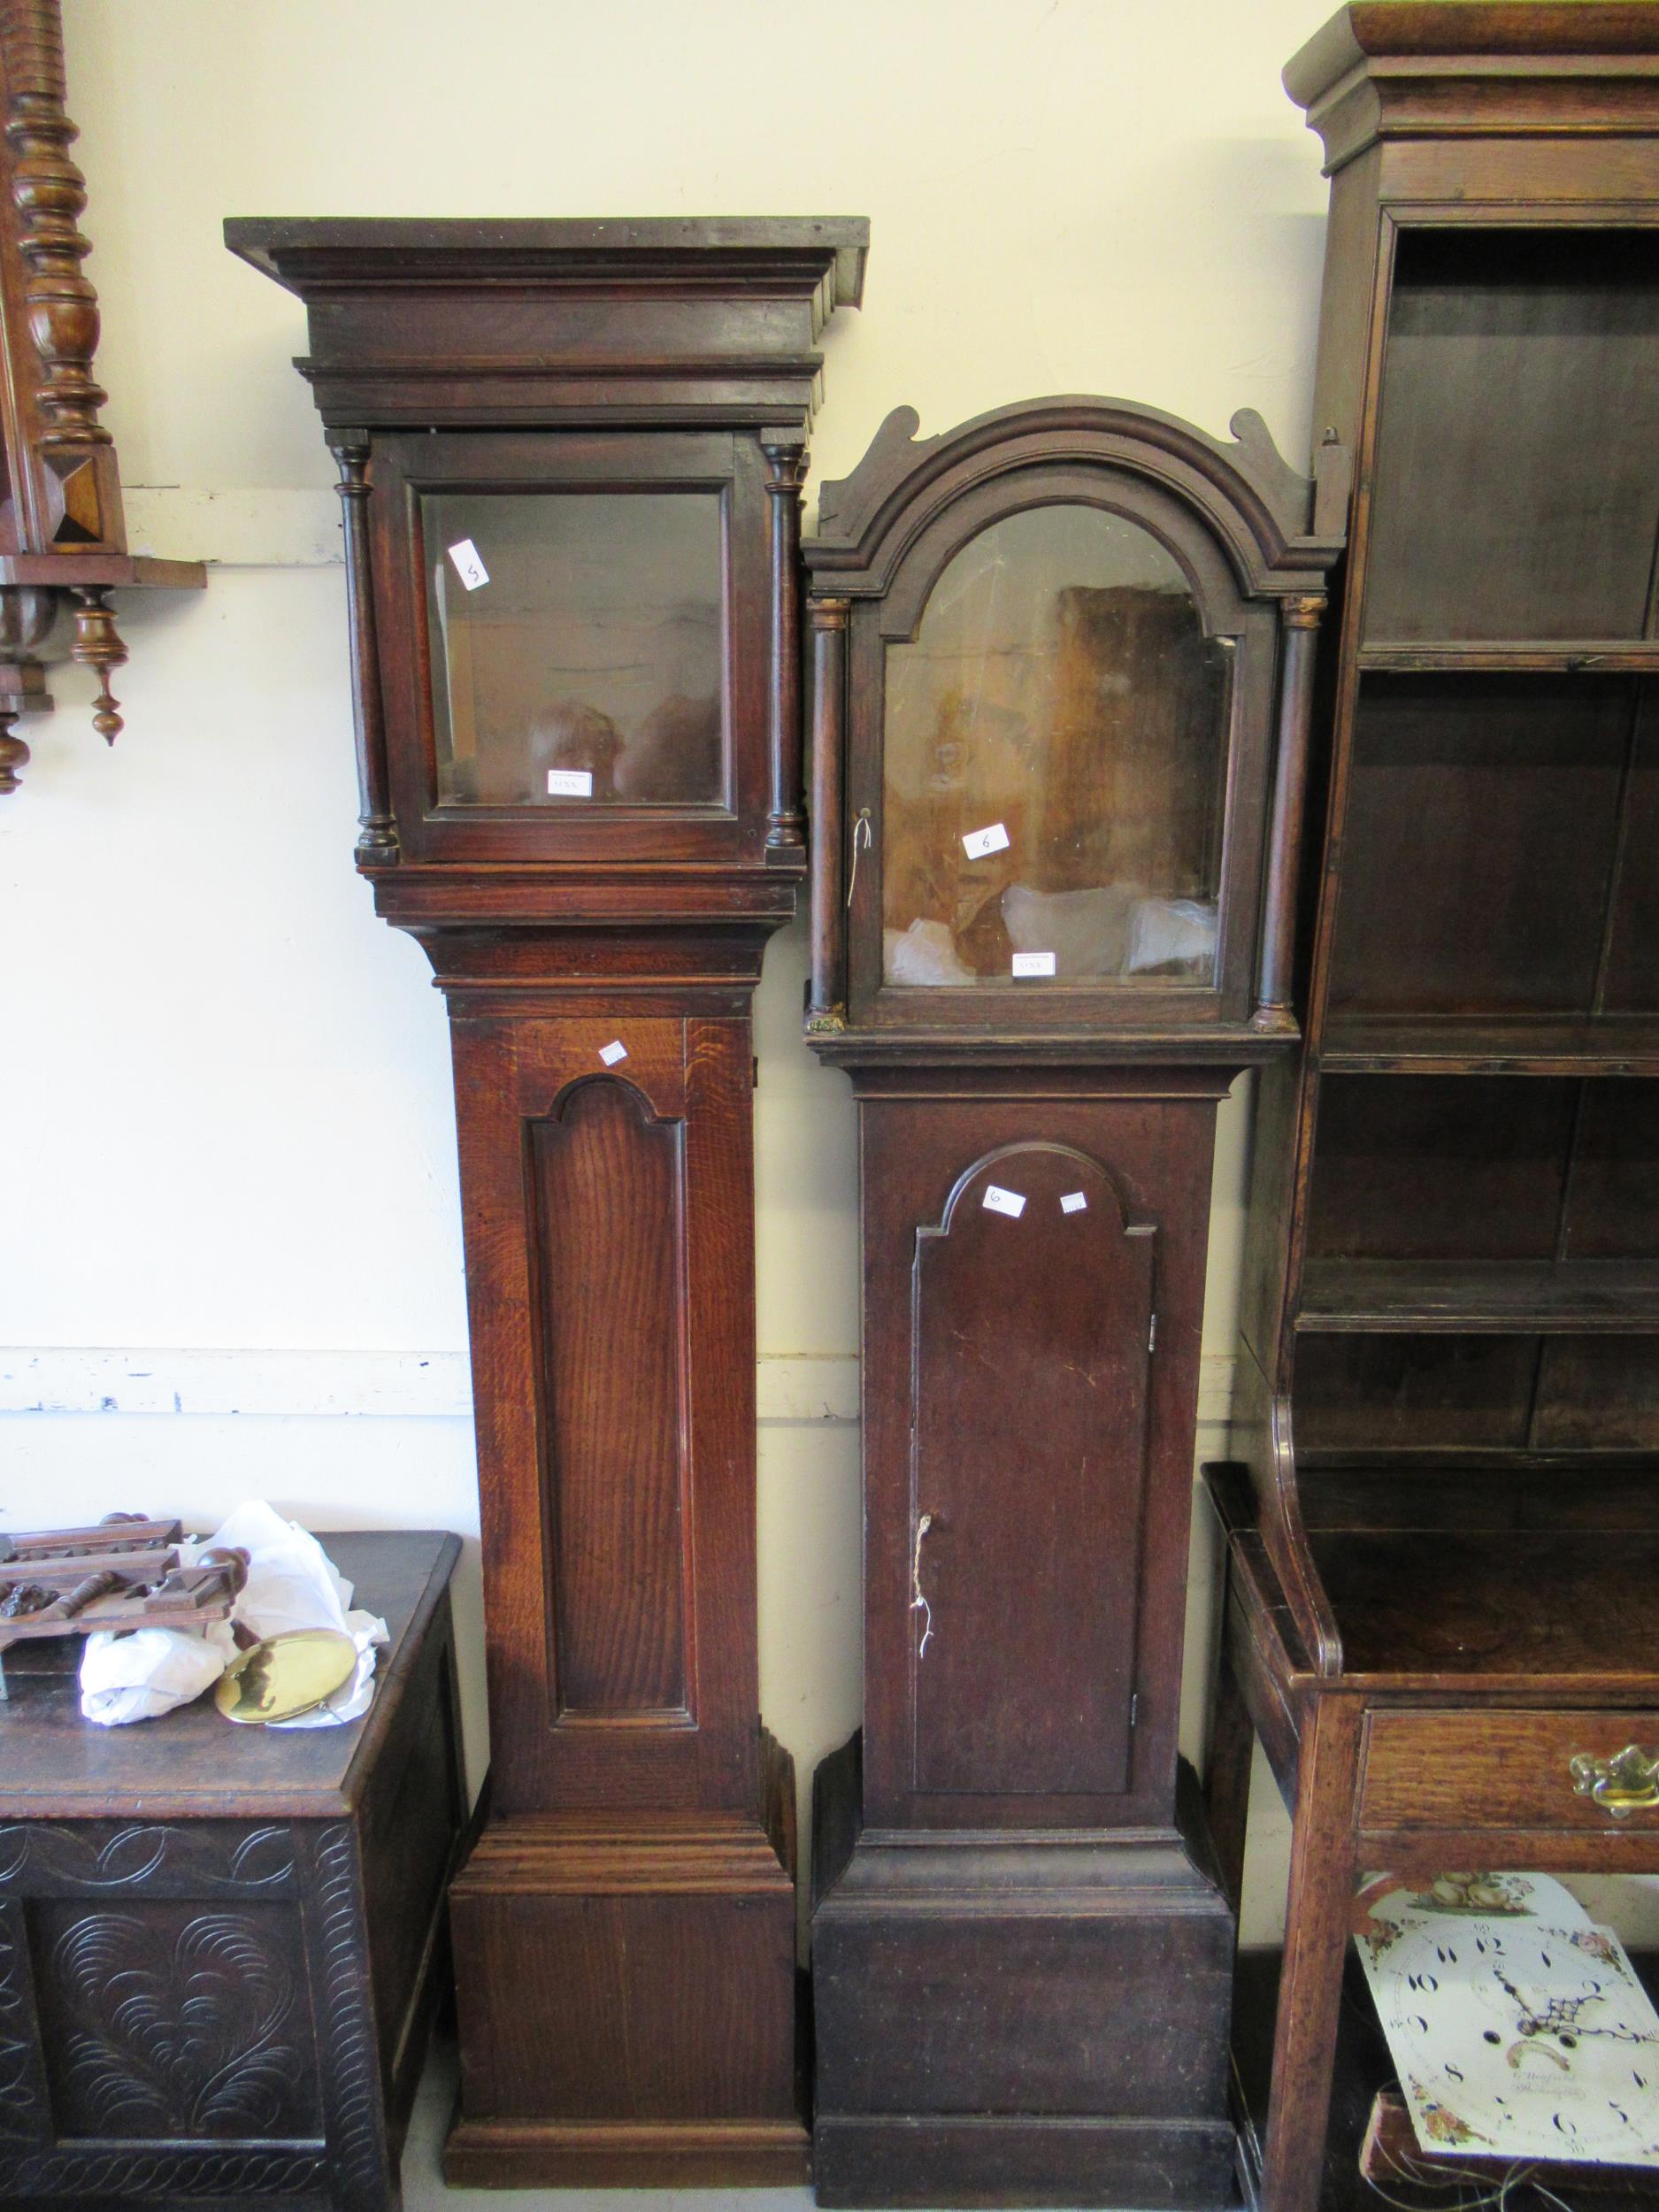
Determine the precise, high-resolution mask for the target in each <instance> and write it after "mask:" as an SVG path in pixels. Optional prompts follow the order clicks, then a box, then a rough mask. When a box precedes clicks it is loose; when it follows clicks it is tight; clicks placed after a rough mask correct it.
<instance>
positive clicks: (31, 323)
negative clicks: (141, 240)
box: [0, 0, 206, 794]
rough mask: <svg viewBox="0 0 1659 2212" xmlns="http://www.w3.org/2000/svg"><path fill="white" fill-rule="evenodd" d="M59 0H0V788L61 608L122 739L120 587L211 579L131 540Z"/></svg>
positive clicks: (109, 726)
mask: <svg viewBox="0 0 1659 2212" xmlns="http://www.w3.org/2000/svg"><path fill="white" fill-rule="evenodd" d="M66 96H67V95H66V89H65V80H64V39H63V24H62V21H61V19H60V14H59V0H0V348H4V354H5V367H6V374H5V375H4V378H0V443H3V444H4V461H5V486H4V497H3V498H0V794H4V793H6V792H10V791H15V790H16V789H17V787H18V781H19V772H20V770H21V769H22V768H23V767H24V766H25V764H27V760H28V757H29V751H28V747H27V745H26V744H25V743H24V741H23V740H22V739H21V738H20V737H19V736H17V735H16V734H15V732H14V725H15V724H16V722H17V721H18V719H19V718H20V717H21V716H22V715H24V714H31V713H40V712H43V711H44V710H46V709H48V708H50V705H51V701H50V698H49V697H48V696H47V694H46V690H45V677H44V669H45V665H46V664H47V661H48V660H49V659H51V658H58V657H60V655H59V654H58V653H49V650H48V649H49V647H50V643H51V640H52V634H53V631H54V630H55V629H56V628H57V627H58V618H59V617H60V616H62V615H66V616H67V618H68V625H67V626H68V627H69V628H70V629H71V630H72V632H73V636H72V639H71V641H70V643H69V647H68V650H69V653H70V655H71V657H73V659H75V660H77V661H79V662H81V664H83V665H84V666H86V667H88V668H90V669H92V670H93V671H94V672H95V673H96V676H97V679H98V695H97V699H96V703H95V710H94V713H93V718H92V719H93V727H94V728H95V729H96V731H97V732H98V733H99V735H100V736H101V737H103V738H104V739H105V740H106V741H110V742H111V743H112V742H113V741H114V740H115V738H116V737H117V735H118V734H119V731H120V727H121V718H120V715H119V711H118V703H117V701H116V700H115V698H114V697H113V695H111V690H110V679H111V675H112V673H113V672H114V671H115V670H116V669H118V668H119V667H120V666H121V665H122V664H124V663H125V661H126V659H127V648H126V647H125V645H124V644H123V643H122V641H121V638H120V634H119V631H118V629H117V627H116V622H115V613H114V610H113V609H112V608H111V605H110V603H109V594H110V592H111V589H114V588H119V587H131V586H134V585H137V586H165V587H166V588H172V589H178V588H198V589H199V588H200V587H201V586H202V585H203V584H204V582H205V581H206V576H205V572H204V570H203V568H202V565H201V564H200V563H199V562H194V561H158V560H153V559H150V558H148V557H142V556H134V555H131V554H129V553H128V552H127V529H126V523H125V520H124V518H123V516H122V511H121V480H120V472H119V467H118V465H117V462H116V457H115V448H114V446H113V444H112V443H111V438H110V433H109V432H108V430H106V429H105V428H104V425H103V424H102V423H101V422H100V421H99V420H98V410H99V409H100V408H101V407H102V406H103V404H104V400H105V398H106V396H107V395H106V394H105V393H104V389H103V388H102V387H101V386H100V385H99V384H98V383H97V382H96V379H95V377H94V375H93V359H94V357H95V355H96V352H97V346H98V296H97V293H96V289H95V288H94V286H93V284H92V281H91V280H90V278H89V277H88V275H87V273H86V271H85V269H84V268H83V266H82V264H83V263H84V262H85V260H86V258H87V256H88V253H89V252H90V251H91V242H90V241H89V240H88V238H87V237H86V236H85V234H83V233H82V231H81V216H82V215H83V214H84V212H85V211H86V204H87V190H86V179H85V178H84V177H83V176H82V175H81V171H80V170H79V169H78V168H77V167H76V165H75V163H74V161H73V157H72V156H71V154H70V148H71V146H73V143H74V141H75V139H76V137H77V136H78V135H79V134H78V133H77V131H76V128H75V126H74V125H73V123H72V122H71V121H70V119H69V117H68V114H67V112H66V111H65V99H66Z"/></svg>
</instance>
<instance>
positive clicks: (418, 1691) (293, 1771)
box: [0, 1532, 466, 2212]
mask: <svg viewBox="0 0 1659 2212" xmlns="http://www.w3.org/2000/svg"><path fill="white" fill-rule="evenodd" d="M325 1542H326V1548H327V1550H328V1553H329V1555H330V1556H331V1558H333V1559H334V1562H335V1563H336V1565H337V1566H338V1567H339V1568H340V1570H341V1571H342V1573H343V1574H344V1575H345V1576H346V1577H347V1578H349V1580H351V1581H353V1582H355V1583H356V1585H357V1595H358V1600H359V1601H360V1602H361V1603H362V1604H364V1605H365V1606H367V1607H368V1608H370V1609H372V1610H375V1611H379V1612H381V1613H383V1614H384V1616H385V1617H386V1621H387V1624H388V1628H389V1630H390V1632H391V1635H392V1643H391V1647H390V1648H389V1649H388V1650H387V1651H385V1652H383V1653H382V1654H381V1655H380V1664H379V1668H378V1671H377V1686H376V1692H375V1698H374V1702H373V1705H372V1706H371V1707H370V1709H369V1711H368V1713H367V1714H366V1715H365V1717H363V1718H362V1719H361V1720H357V1721H354V1722H351V1723H349V1724H348V1725H347V1726H345V1727H343V1728H335V1729H315V1730H309V1731H303V1732H288V1731H272V1730H268V1729H257V1728H249V1729H232V1728H229V1727H227V1725H226V1724H225V1722H224V1721H223V1720H222V1719H221V1718H220V1717H219V1714H218V1713H217V1712H216V1711H215V1710H214V1709H213V1704H212V1701H211V1698H209V1699H206V1700H198V1701H196V1703H195V1704H194V1705H189V1706H185V1707H182V1708H180V1709H179V1710H178V1711H176V1712H173V1713H169V1714H166V1715H165V1716H164V1717H162V1718H161V1719H160V1720H157V1721H150V1722H146V1723H145V1724H143V1725H142V1726H140V1727H133V1728H115V1729H104V1728H96V1727H94V1726H92V1725H90V1724H88V1722H86V1721H84V1720H83V1719H82V1718H81V1713H80V1709H79V1705H78V1702H77V1698H76V1685H75V1678H74V1675H73V1672H61V1673H58V1674H53V1675H45V1674H42V1675H38V1676H29V1677H25V1676H23V1675H21V1674H17V1675H14V1676H13V1678H12V1695H11V1697H10V1699H9V1700H8V1701H6V1702H5V1703H4V1704H3V1705H0V2010H3V2011H4V2017H5V2019H6V2021H7V2023H8V2025H9V2027H10V2030H11V2034H12V2041H11V2044H10V2059H11V2063H10V2066H9V2069H8V2073H7V2090H6V2096H5V2101H4V2111H3V2112H0V2139H4V2145H5V2151H4V2156H0V2204H12V2203H15V2204H17V2205H18V2206H19V2207H20V2208H21V2207H27V2208H31V2212H36V2208H46V2212H73V2208H76V2207H80V2206H84V2205H86V2204H88V2203H91V2202H96V2203H99V2204H105V2203H108V2204H116V2203H120V2204H129V2205H134V2206H150V2207H154V2208H157V2212H161V2208H166V2207H172V2206H174V2205H176V2204H178V2203H179V2202H180V2201H181V2200H186V2199H188V2200H193V2201H199V2202H214V2203H218V2202H223V2203H229V2202H236V2203H247V2204H258V2203H265V2202H270V2203H281V2204H284V2205H292V2206H296V2207H297V2208H299V2212H397V2207H398V2205H399V2202H400V2197H399V2193H398V2184H397V2160H398V2156H399V2154H400V2151H401V2148H402V2144H403V2132H404V2130H405V2128H406V2127H407V2124H408V2120H409V2114H410V2108H411V2104H412V2101H413V2098H414V2093H415V2089H416V2085H417V2082H418V2080H419V2073H420V2069H421V2066H422V2063H423V2062H424V2058H425V2054H426V2034H427V2030H428V2027H429V2025H430V2023H431V2019H432V2016H433V2013H434V2010H435V2008H436V2005H437V2002H438V2000H439V1996H440V1993H441V1990H442V1984H443V1981H444V1979H445V1976H444V1974H443V1972H442V1966H443V1962H444V1953H445V1942H444V1891H445V1885H446V1882H447V1880H448V1878H449V1871H450V1870H451V1867H452V1866H453V1864H454V1863H455V1860H456V1857H457V1853H458V1851H459V1848H460V1845H461V1840H462V1831H463V1826H464V1824H465V1809H466V1798H465V1782H464V1778H463V1775H462V1770H461V1763H460V1717H459V1712H458V1709H457V1693H456V1679H455V1652H454V1639H453V1632H452V1629H451V1625H450V1618H449V1576H450V1574H451V1572H452V1571H453V1569H454V1566H455V1563H456V1559H457V1555H458V1554H459V1550H460V1546H459V1544H458V1542H457V1540H456V1538H454V1537H453V1536H441V1535H433V1534H426V1533H419V1532H407V1533H405V1532H398V1533H396V1534H393V1533H380V1534H374V1535H350V1534H335V1533H333V1532H330V1533H329V1534H328V1535H327V1536H326V1538H325ZM135 1993H142V2001H141V2005H140V2010H139V2012H138V2013H136V2014H135V2013H134V1999H135ZM135 2023H136V2024H135Z"/></svg>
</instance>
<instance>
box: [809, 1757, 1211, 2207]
mask: <svg viewBox="0 0 1659 2212" xmlns="http://www.w3.org/2000/svg"><path fill="white" fill-rule="evenodd" d="M860 1795H861V1787H860V1776H859V1744H858V1739H857V1738H854V1739H853V1740H852V1741H851V1742H849V1744H847V1745H845V1746H844V1747H842V1749H841V1751H839V1752H837V1753H836V1754H835V1755H833V1757H831V1758H829V1759H826V1761H825V1762H824V1763H823V1765H822V1766H820V1767H819V1769H818V1775H817V1778H816V1781H815V1786H814V1793H813V1802H814V1835H815V1838H816V1839H817V1840H816V1842H815V1846H814V1853H813V1857H814V1866H813V1913H812V1955H813V1962H814V1967H813V1971H814V2003H815V2009H816V2013H817V2018H818V2038H819V2042H818V2116H817V2124H816V2130H815V2134H814V2149H813V2163H814V2175H815V2182H816V2187H817V2193H818V2201H819V2203H820V2204H826V2205H869V2206H876V2205H921V2204H941V2203H945V2204H962V2205H978V2204H1000V2205H1027V2204H1030V2205H1035V2204H1056V2203H1064V2204H1078V2205H1122V2204H1134V2205H1141V2206H1144V2207H1147V2208H1149V2212H1150V2208H1164V2207H1170V2208H1174V2207H1184V2206H1192V2207H1208V2206H1212V2205H1219V2204H1222V2203H1225V2201H1226V2200H1227V2198H1228V2195H1229V2193H1230V2188H1231V2177H1232V2173H1233V2128H1232V2125H1231V2124H1230V2122H1229V2120H1228V2118H1227V2108H1226V2086H1227V2085H1226V2039H1227V2022H1228V2016H1229V2008H1230V2004H1231V1989H1232V1975H1233V1963H1232V1962H1233V1914H1232V1911H1231V1910H1230V1909H1229V1907H1228V1906H1227V1904H1226V1902H1225V1899H1224V1897H1223V1895H1222V1893H1221V1888H1220V1884H1219V1880H1218V1878H1217V1874H1216V1872H1215V1870H1214V1869H1213V1867H1212V1865H1211V1863H1210V1854H1209V1849H1208V1845H1207V1842H1206V1841H1205V1840H1204V1827H1203V1821H1202V1812H1201V1811H1200V1809H1199V1808H1198V1806H1197V1802H1196V1786H1195V1784H1194V1782H1193V1779H1192V1777H1191V1775H1190V1773H1188V1772H1187V1770H1185V1769H1183V1770H1182V1775H1181V1787H1180V1789H1179V1793H1178V1804H1177V1813H1176V1824H1175V1825H1174V1826H1173V1827H1171V1828H1169V1829H1167V1830H1163V1831H1159V1830H1156V1829H1135V1830H1125V1831H1116V1832H1113V1831H1081V1830H1071V1831H1065V1832H1062V1831H1050V1832H1047V1833H1036V1832H1019V1831H1017V1830H1015V1831H1010V1830H1003V1831H1001V1832H974V1831H965V1830H958V1831H956V1832H943V1831H931V1832H929V1831H919V1830H915V1829H910V1830H904V1831H896V1830H885V1831H878V1830H871V1829H862V1828H861V1826H860V1816H859V1802H860Z"/></svg>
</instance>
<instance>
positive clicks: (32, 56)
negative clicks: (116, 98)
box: [0, 0, 119, 728]
mask: <svg viewBox="0 0 1659 2212" xmlns="http://www.w3.org/2000/svg"><path fill="white" fill-rule="evenodd" d="M0 50H3V51H4V62H5V75H6V83H7V88H8V96H7V101H6V115H5V135H6V142H7V144H8V145H9V146H10V147H11V149H12V157H13V166H12V199H13V201H14V203H15V204H16V206H17V211H18V217H19V232H18V246H19V251H20V252H21V254H22V257H23V262H24V266H25V269H26V272H27V274H26V277H25V286H24V288H25V295H26V297H27V303H28V327H29V334H30V336H31V337H32V338H33V339H34V341H35V351H36V352H37V353H38V354H39V356H40V361H41V370H42V380H41V384H40V388H39V391H38V395H37V396H38V399H39V403H40V409H41V415H42V434H41V444H42V448H43V449H44V450H45V451H46V453H47V454H48V455H49V456H50V457H52V459H53V462H54V465H55V466H56V467H57V468H58V471H59V472H60V473H61V474H63V475H65V477H67V475H68V473H69V470H68V469H67V468H65V462H68V463H70V464H72V465H73V461H74V460H75V459H76V458H77V457H85V455H86V453H87V451H88V449H90V448H92V447H95V446H102V445H108V444H109V443H110V434H109V432H108V431H107V430H105V429H104V427H103V426H101V424H100V423H99V421H98V410H99V408H100V407H101V406H103V404H104V400H105V399H106V398H107V397H108V395H107V393H105V392H104V390H103V389H102V388H101V387H100V386H99V385H97V384H96V383H95V382H94V381H93V377H92V357H93V355H94V354H95V353H96V351H97V345H98V331H99V324H98V296H97V293H96V289H95V288H94V287H93V285H92V284H91V283H90V282H89V280H88V278H87V277H86V276H85V275H84V274H83V273H82V272H81V263H82V261H84V260H85V258H86V257H87V255H88V252H89V251H90V250H91V245H90V242H89V241H88V239H87V238H86V237H85V236H84V235H83V234H82V233H81V229H80V227H79V221H80V217H81V213H82V211H83V210H84V209H85V207H86V204H87V183H86V179H85V178H84V177H83V176H82V175H81V171H80V170H79V169H78V168H77V167H76V165H75V164H74V163H73V161H72V160H71V159H70V157H69V148H70V146H71V145H72V144H73V142H74V140H75V139H76V138H77V137H78V136H79V135H80V134H79V132H78V131H77V130H76V128H75V126H74V125H73V123H72V122H71V121H70V119H69V118H68V116H67V115H66V114H65V111H64V96H65V81H64V35H63V24H62V20H61V19H60V17H59V14H58V0H0ZM83 519H84V520H85V521H87V522H88V523H89V524H90V526H89V527H88V532H87V534H88V535H89V536H95V537H96V536H97V535H99V534H100V533H99V531H98V529H97V527H96V513H95V514H94V515H93V516H92V517H90V518H83ZM117 727H118V728H119V723H118V724H117Z"/></svg>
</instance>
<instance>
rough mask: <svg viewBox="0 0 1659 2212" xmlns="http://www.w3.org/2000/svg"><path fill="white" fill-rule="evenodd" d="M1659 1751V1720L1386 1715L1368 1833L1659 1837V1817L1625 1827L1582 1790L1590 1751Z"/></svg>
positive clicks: (1478, 1713) (1634, 1715) (1472, 1713)
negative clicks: (1637, 1833) (1487, 1831)
mask: <svg viewBox="0 0 1659 2212" xmlns="http://www.w3.org/2000/svg"><path fill="white" fill-rule="evenodd" d="M1631 1743H1635V1744H1640V1745H1641V1746H1642V1747H1644V1748H1645V1749H1647V1750H1648V1751H1653V1750H1655V1748H1659V1712H1639V1711H1632V1712H1621V1711H1617V1710H1615V1711H1602V1712H1531V1713H1528V1712H1493V1711H1490V1710H1481V1709H1463V1710H1462V1711H1458V1710H1444V1711H1440V1710H1431V1711H1426V1712H1382V1713H1373V1714H1372V1715H1371V1721H1370V1725H1369V1729H1368V1731H1367V1737H1366V1747H1365V1769H1364V1780H1363V1785H1362V1788H1361V1793H1360V1824H1361V1826H1362V1827H1363V1828H1366V1829H1372V1830H1376V1829H1390V1828H1392V1829H1415V1828H1445V1829H1456V1828H1469V1827H1477V1826H1478V1827H1482V1828H1504V1827H1509V1828H1572V1829H1581V1830H1587V1831H1589V1832H1593V1833H1595V1834H1604V1833H1608V1832H1633V1831H1634V1830H1635V1829H1636V1828H1637V1827H1638V1826H1639V1825H1640V1826H1642V1827H1645V1828H1647V1829H1648V1830H1650V1831H1653V1832H1656V1833H1659V1808H1656V1809H1655V1810H1653V1811H1651V1812H1642V1811H1638V1812H1633V1813H1632V1814H1631V1815H1630V1816H1629V1817H1628V1819H1626V1820H1615V1819H1614V1818H1613V1817H1612V1816H1610V1815H1609V1814H1608V1813H1606V1812H1604V1811H1603V1810H1602V1809H1601V1806H1599V1805H1597V1804H1595V1803H1594V1802H1593V1801H1592V1800H1591V1799H1589V1798H1587V1797H1580V1796H1578V1794H1577V1793H1576V1792H1575V1790H1574V1788H1573V1784H1572V1777H1571V1774H1570V1773H1569V1771H1568V1762H1569V1761H1570V1760H1571V1758H1572V1757H1573V1756H1574V1755H1575V1754H1576V1753H1578V1752H1580V1751H1587V1752H1590V1753H1592V1754H1593V1755H1595V1756H1596V1757H1598V1758H1610V1757H1611V1756H1613V1755H1615V1754H1616V1753H1617V1752H1620V1751H1622V1750H1623V1749H1624V1747H1625V1745H1626V1744H1631Z"/></svg>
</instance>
